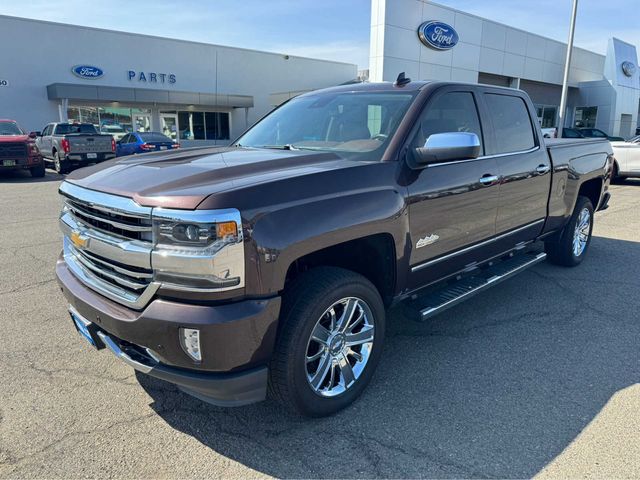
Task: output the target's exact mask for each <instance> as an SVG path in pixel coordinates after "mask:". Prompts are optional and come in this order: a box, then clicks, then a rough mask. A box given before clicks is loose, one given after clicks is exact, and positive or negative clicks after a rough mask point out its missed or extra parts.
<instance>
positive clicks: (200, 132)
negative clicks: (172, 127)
mask: <svg viewBox="0 0 640 480" xmlns="http://www.w3.org/2000/svg"><path fill="white" fill-rule="evenodd" d="M178 127H179V129H180V139H181V140H204V139H205V135H204V112H178Z"/></svg>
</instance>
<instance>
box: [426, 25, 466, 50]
mask: <svg viewBox="0 0 640 480" xmlns="http://www.w3.org/2000/svg"><path fill="white" fill-rule="evenodd" d="M418 37H420V41H421V42H422V43H424V44H425V45H426V46H427V47H431V48H435V49H436V50H449V49H450V48H453V47H455V46H456V43H458V32H456V31H455V29H454V28H453V27H452V26H451V25H447V24H446V23H443V22H438V21H435V20H430V21H428V22H424V23H423V24H422V25H420V27H419V28H418Z"/></svg>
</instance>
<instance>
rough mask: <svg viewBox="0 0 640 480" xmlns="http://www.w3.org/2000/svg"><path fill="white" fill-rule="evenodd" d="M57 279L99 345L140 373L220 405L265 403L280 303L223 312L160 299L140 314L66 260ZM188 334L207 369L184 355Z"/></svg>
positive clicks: (251, 303)
mask: <svg viewBox="0 0 640 480" xmlns="http://www.w3.org/2000/svg"><path fill="white" fill-rule="evenodd" d="M56 275H57V277H58V282H59V284H60V287H61V289H62V292H63V293H64V295H65V297H66V299H67V301H68V302H69V304H70V310H71V311H72V312H74V313H75V314H76V315H78V316H80V317H81V318H83V319H84V320H85V321H86V322H89V323H90V324H91V325H92V328H93V329H94V330H95V332H96V335H98V337H97V338H98V342H97V343H101V344H102V345H103V346H106V347H108V348H110V349H111V350H112V351H113V352H114V353H115V354H116V355H117V356H118V357H119V358H120V359H122V360H123V361H125V363H128V364H129V365H130V366H132V367H133V368H135V369H136V370H138V371H141V372H143V373H146V374H148V375H151V376H154V377H156V378H160V379H162V380H166V381H169V382H171V383H174V384H176V385H177V386H178V387H179V388H181V389H182V390H184V391H185V392H187V393H189V394H191V395H193V396H195V397H198V398H200V399H202V400H205V401H207V402H209V403H213V404H216V405H223V406H232V405H244V404H247V403H252V402H256V401H260V400H263V399H264V398H265V395H266V387H267V367H266V365H267V364H268V362H269V360H270V358H271V354H272V351H273V347H274V343H275V337H276V329H277V319H278V314H279V310H280V298H279V297H275V298H271V299H265V300H246V301H242V302H236V303H229V304H224V305H215V306H212V305H194V304H186V303H178V302H173V301H169V300H164V299H155V300H153V301H151V302H150V303H149V305H148V306H147V307H146V308H145V309H144V310H143V311H141V312H139V311H135V310H131V309H128V308H126V307H125V306H123V305H120V304H117V303H115V302H113V301H111V300H109V299H107V298H105V297H103V296H102V295H100V294H98V293H96V292H94V291H93V290H91V289H89V288H88V287H86V286H85V285H84V284H82V283H81V282H80V281H79V280H78V279H77V278H76V277H75V276H74V275H73V274H72V273H71V272H70V270H69V269H68V267H67V265H66V263H65V262H64V260H63V259H62V258H60V259H59V260H58V263H57V265H56ZM180 328H197V329H199V330H200V341H201V350H202V362H200V363H196V362H194V361H193V360H192V359H191V358H190V357H189V356H188V355H187V354H186V353H185V352H184V350H183V349H182V346H181V345H180V340H179V329H180ZM98 333H101V334H102V336H101V335H99V334H98ZM102 345H98V346H102Z"/></svg>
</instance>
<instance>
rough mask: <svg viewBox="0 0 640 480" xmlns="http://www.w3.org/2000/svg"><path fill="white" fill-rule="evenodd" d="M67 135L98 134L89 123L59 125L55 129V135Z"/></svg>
mask: <svg viewBox="0 0 640 480" xmlns="http://www.w3.org/2000/svg"><path fill="white" fill-rule="evenodd" d="M67 133H98V132H97V131H96V127H94V126H93V124H91V123H59V124H58V126H57V127H56V133H55V134H56V135H66V134H67Z"/></svg>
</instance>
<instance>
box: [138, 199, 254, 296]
mask: <svg viewBox="0 0 640 480" xmlns="http://www.w3.org/2000/svg"><path fill="white" fill-rule="evenodd" d="M242 240H243V236H242V220H241V218H240V212H238V211H237V210H232V209H229V210H196V211H185V210H169V209H163V208H155V209H154V210H153V243H154V250H153V252H152V257H151V261H152V266H153V269H154V272H155V277H156V280H157V281H160V282H163V283H164V284H165V285H166V286H168V287H170V288H174V289H180V290H200V291H202V290H208V291H221V290H228V289H231V288H240V287H242V286H244V247H243V245H242Z"/></svg>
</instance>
